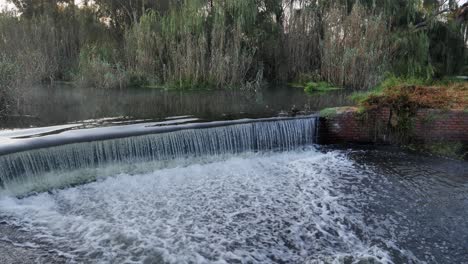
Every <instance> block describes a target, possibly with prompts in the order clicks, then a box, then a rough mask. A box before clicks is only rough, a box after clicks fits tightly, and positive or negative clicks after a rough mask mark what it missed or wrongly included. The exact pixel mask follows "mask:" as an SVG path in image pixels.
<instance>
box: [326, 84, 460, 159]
mask: <svg viewBox="0 0 468 264" xmlns="http://www.w3.org/2000/svg"><path fill="white" fill-rule="evenodd" d="M352 98H353V99H354V100H355V102H356V105H355V106H354V107H342V108H329V109H324V110H322V111H321V112H320V115H321V116H322V117H324V118H327V119H333V118H335V117H337V116H339V115H340V114H341V113H343V112H346V111H348V112H349V111H351V112H352V113H353V114H354V118H356V119H357V120H358V121H359V122H362V127H363V131H366V129H369V131H370V130H372V131H374V132H373V133H378V134H380V133H385V134H386V135H385V136H384V138H385V140H386V141H390V142H392V143H394V144H398V145H401V146H403V147H405V148H408V149H411V150H418V151H421V152H427V153H431V154H435V155H440V156H445V157H450V158H457V159H467V158H468V155H467V154H468V153H467V152H468V142H460V141H457V140H452V139H446V140H444V139H442V138H441V139H437V140H430V141H427V140H426V141H422V140H420V138H421V137H419V136H418V135H417V134H416V132H415V127H416V123H417V122H419V124H422V125H423V126H424V127H426V129H429V130H432V129H440V128H439V127H434V128H431V126H432V125H434V124H437V122H438V121H440V120H444V118H445V115H444V113H453V112H456V113H467V114H468V82H466V81H461V80H456V79H448V80H437V81H429V80H422V79H414V78H412V79H402V78H396V77H391V78H388V79H387V80H385V81H384V82H382V83H381V84H380V85H379V86H377V87H376V88H374V89H373V90H371V91H368V92H359V93H355V94H353V95H352ZM425 109H431V110H430V111H429V112H424V113H425V114H424V115H423V116H422V117H421V116H418V113H421V111H423V110H425ZM388 110H389V113H390V116H389V120H387V117H385V120H384V119H382V116H381V115H380V113H382V112H384V111H388ZM434 110H435V111H434ZM421 118H422V119H421ZM453 122H454V121H450V122H449V123H447V126H452V125H453V126H455V127H457V126H458V125H459V124H458V123H453ZM456 122H463V121H460V120H458V121H456ZM371 124H372V125H371ZM439 126H440V125H439ZM420 130H421V128H419V130H418V131H417V133H424V131H420ZM381 136H382V135H378V137H381ZM441 137H444V135H442V134H441Z"/></svg>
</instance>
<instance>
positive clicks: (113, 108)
mask: <svg viewBox="0 0 468 264" xmlns="http://www.w3.org/2000/svg"><path fill="white" fill-rule="evenodd" d="M348 95H349V92H347V91H334V92H332V93H327V94H312V95H307V94H306V93H304V92H303V90H302V89H298V88H291V87H286V86H277V87H268V88H264V89H262V90H261V91H259V92H245V91H164V90H158V89H124V90H96V89H83V88H76V87H71V86H66V85H56V86H52V87H51V86H48V87H45V86H41V87H34V88H33V89H31V91H30V92H29V94H28V96H26V98H25V101H24V103H22V104H21V109H18V111H17V112H16V113H15V114H14V115H11V116H9V117H8V118H6V119H5V120H3V121H2V122H1V124H0V128H24V127H30V126H51V125H59V124H65V123H71V122H79V123H86V122H83V121H87V122H88V123H93V125H97V126H100V125H107V124H109V123H111V124H116V123H119V124H121V123H125V122H128V121H132V122H134V121H142V122H143V121H155V120H161V119H165V118H167V117H172V116H187V115H189V116H193V117H195V118H200V119H206V120H220V119H237V118H245V117H270V116H277V115H279V114H281V113H285V112H291V110H292V109H297V110H300V111H306V112H313V111H318V110H320V109H323V108H326V107H332V106H342V105H349V104H350V102H349V99H348Z"/></svg>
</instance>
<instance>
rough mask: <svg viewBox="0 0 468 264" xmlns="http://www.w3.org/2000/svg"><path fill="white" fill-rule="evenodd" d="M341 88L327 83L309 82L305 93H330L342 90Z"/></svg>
mask: <svg viewBox="0 0 468 264" xmlns="http://www.w3.org/2000/svg"><path fill="white" fill-rule="evenodd" d="M340 89H341V88H338V87H335V86H333V85H331V84H329V83H327V82H309V83H307V84H306V86H305V88H304V91H305V92H306V93H313V92H328V91H334V90H340Z"/></svg>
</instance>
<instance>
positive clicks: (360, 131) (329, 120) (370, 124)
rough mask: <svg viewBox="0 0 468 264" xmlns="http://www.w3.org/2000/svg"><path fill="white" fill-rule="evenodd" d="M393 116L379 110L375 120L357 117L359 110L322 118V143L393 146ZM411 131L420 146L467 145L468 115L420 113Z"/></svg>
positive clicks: (436, 111) (347, 108)
mask: <svg viewBox="0 0 468 264" xmlns="http://www.w3.org/2000/svg"><path fill="white" fill-rule="evenodd" d="M391 116H392V115H391V112H390V110H389V109H386V110H380V111H379V112H376V113H374V114H373V115H372V117H369V116H366V115H362V114H359V113H358V110H357V108H353V107H346V108H336V114H332V115H329V116H322V117H321V122H320V129H319V131H320V132H319V141H320V143H323V144H334V143H391V142H392V141H394V140H392V138H393V139H394V135H392V129H391V124H392V122H391ZM413 124H414V126H413V128H412V137H413V140H416V141H419V142H433V141H452V142H464V143H467V142H468V112H467V111H463V110H450V111H444V110H433V109H424V110H420V111H418V113H417V115H416V116H415V117H414V122H413Z"/></svg>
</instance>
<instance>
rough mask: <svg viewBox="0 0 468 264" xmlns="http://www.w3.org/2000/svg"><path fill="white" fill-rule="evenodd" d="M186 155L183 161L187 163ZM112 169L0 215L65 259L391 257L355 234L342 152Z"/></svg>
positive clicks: (357, 226) (11, 201)
mask: <svg viewBox="0 0 468 264" xmlns="http://www.w3.org/2000/svg"><path fill="white" fill-rule="evenodd" d="M185 164H188V163H185ZM157 168H158V169H156V170H153V171H151V172H145V173H141V174H137V175H128V174H119V175H114V176H112V177H108V178H105V179H101V180H98V181H97V182H93V183H90V184H87V185H83V186H79V187H76V188H70V189H66V190H59V191H56V192H54V193H42V194H39V195H36V196H32V197H28V198H25V199H16V198H11V197H3V198H0V215H6V216H8V219H10V220H9V221H10V222H11V223H12V224H15V225H19V226H22V227H24V228H25V229H26V230H28V231H29V232H31V234H34V236H35V237H36V239H37V240H39V241H45V242H47V243H51V244H52V245H53V246H54V248H55V249H56V250H59V251H62V252H66V253H67V254H69V255H68V256H71V258H72V260H74V261H76V262H80V261H83V260H87V261H89V260H94V261H96V262H104V263H123V262H125V263H140V262H144V261H147V262H149V263H154V262H158V261H165V262H169V263H189V262H190V263H193V262H195V263H207V262H210V263H228V262H234V261H238V262H242V263H247V262H249V263H269V262H275V261H283V262H286V263H342V262H344V261H345V260H350V259H351V260H352V262H353V263H357V262H358V261H359V260H369V261H370V260H373V261H377V262H381V263H391V260H390V259H391V258H390V256H389V253H388V252H387V251H385V250H384V249H382V248H380V247H379V246H378V245H374V244H372V243H371V242H369V241H367V240H366V239H365V238H362V237H360V236H359V235H358V234H357V232H356V230H360V232H365V231H366V229H367V227H366V226H365V224H364V222H363V220H362V219H361V218H360V216H359V214H357V213H354V212H352V210H353V203H352V199H359V194H349V193H344V192H342V191H341V189H340V188H341V186H342V185H343V184H346V176H344V175H346V174H354V175H355V177H360V176H359V173H353V172H355V168H354V165H353V163H352V162H351V161H350V160H348V159H347V158H346V157H345V156H344V155H342V154H340V153H339V152H330V153H326V154H324V153H320V152H319V151H316V150H313V149H309V150H307V151H296V152H283V153H263V154H254V153H245V154H243V155H240V156H230V157H229V158H225V159H224V160H219V157H218V158H217V159H216V160H209V158H207V160H204V162H200V161H199V160H198V161H197V163H194V164H191V165H187V166H175V167H174V166H169V167H168V168H165V169H160V168H161V167H157Z"/></svg>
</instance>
